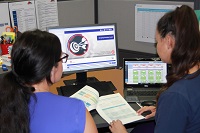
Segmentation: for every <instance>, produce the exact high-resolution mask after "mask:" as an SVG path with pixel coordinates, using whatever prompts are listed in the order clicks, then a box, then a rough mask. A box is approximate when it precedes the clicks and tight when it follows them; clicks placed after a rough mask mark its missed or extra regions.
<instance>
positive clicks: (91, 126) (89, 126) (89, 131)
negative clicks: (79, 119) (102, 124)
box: [84, 110, 98, 133]
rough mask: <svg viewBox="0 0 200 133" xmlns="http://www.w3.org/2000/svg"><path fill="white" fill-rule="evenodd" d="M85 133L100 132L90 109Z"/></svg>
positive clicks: (87, 113) (87, 114)
mask: <svg viewBox="0 0 200 133" xmlns="http://www.w3.org/2000/svg"><path fill="white" fill-rule="evenodd" d="M84 133H98V131H97V127H96V124H95V122H94V120H93V118H92V116H91V114H90V112H88V110H86V123H85V131H84Z"/></svg>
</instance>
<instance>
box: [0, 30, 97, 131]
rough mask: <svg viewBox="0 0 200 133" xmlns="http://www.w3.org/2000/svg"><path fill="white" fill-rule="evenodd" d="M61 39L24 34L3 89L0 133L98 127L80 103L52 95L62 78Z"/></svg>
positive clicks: (0, 92) (0, 90)
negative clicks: (56, 84)
mask: <svg viewBox="0 0 200 133" xmlns="http://www.w3.org/2000/svg"><path fill="white" fill-rule="evenodd" d="M67 57H68V55H67V54H65V53H62V51H61V44H60V41H59V38H58V37H57V36H55V35H53V34H51V33H48V32H46V31H40V30H34V31H26V32H24V33H23V34H22V35H21V36H20V37H19V38H18V39H17V40H16V42H15V43H14V45H13V48H12V51H11V64H12V66H11V69H12V70H11V71H10V72H8V73H7V74H6V75H5V76H4V78H3V81H2V82H1V85H0V133H75V132H76V133H91V132H94V133H96V132H97V129H96V125H95V123H94V121H93V119H92V117H91V115H90V113H89V112H88V111H87V109H86V108H85V105H84V103H83V102H82V101H80V100H78V99H73V98H68V97H63V96H59V95H55V94H52V93H50V92H49V89H50V86H51V85H52V84H53V83H56V82H58V81H59V80H60V78H61V76H62V70H63V68H62V62H66V60H67Z"/></svg>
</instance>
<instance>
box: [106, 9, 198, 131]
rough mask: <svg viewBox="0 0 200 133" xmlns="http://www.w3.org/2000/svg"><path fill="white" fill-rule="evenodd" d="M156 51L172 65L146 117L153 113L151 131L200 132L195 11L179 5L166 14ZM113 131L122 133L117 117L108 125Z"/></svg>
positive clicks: (163, 18)
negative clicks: (153, 120)
mask: <svg viewBox="0 0 200 133" xmlns="http://www.w3.org/2000/svg"><path fill="white" fill-rule="evenodd" d="M156 41H157V53H158V55H159V57H160V58H161V59H162V61H163V62H166V63H168V64H171V65H172V69H171V71H170V72H169V73H168V74H167V77H166V78H167V83H166V84H165V85H164V86H163V88H162V89H161V91H160V92H159V93H158V95H157V106H156V107H154V106H148V107H143V108H141V109H140V110H138V111H137V112H138V114H142V113H143V112H144V111H147V110H150V111H151V112H152V113H151V114H150V115H148V116H146V118H147V119H148V118H150V117H153V116H155V122H156V125H155V130H154V132H155V133H199V132H200V102H199V98H200V32H199V23H198V20H197V17H196V14H195V12H194V10H193V9H192V8H190V7H189V6H186V5H183V6H181V7H177V8H176V9H175V10H174V11H171V12H169V13H166V14H165V15H164V16H163V17H162V18H161V19H160V20H159V21H158V23H157V29H156ZM110 130H111V131H112V132H113V133H117V132H119V133H123V132H124V133H125V132H126V130H125V128H124V127H123V126H122V124H121V122H120V121H119V120H117V121H113V122H112V123H111V126H110Z"/></svg>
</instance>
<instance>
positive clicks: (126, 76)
mask: <svg viewBox="0 0 200 133" xmlns="http://www.w3.org/2000/svg"><path fill="white" fill-rule="evenodd" d="M167 69H168V66H167V64H166V63H164V62H162V61H161V60H160V58H124V59H123V80H124V82H123V84H124V97H125V99H126V100H127V102H143V101H149V100H156V94H157V92H158V91H159V90H160V88H161V87H162V85H163V84H164V83H166V75H167Z"/></svg>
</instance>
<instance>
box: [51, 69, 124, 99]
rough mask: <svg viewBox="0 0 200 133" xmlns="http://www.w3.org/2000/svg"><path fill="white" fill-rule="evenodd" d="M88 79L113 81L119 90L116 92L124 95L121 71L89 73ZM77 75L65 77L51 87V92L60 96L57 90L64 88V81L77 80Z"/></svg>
mask: <svg viewBox="0 0 200 133" xmlns="http://www.w3.org/2000/svg"><path fill="white" fill-rule="evenodd" d="M87 76H88V77H96V78H97V79H98V80H99V81H112V83H113V84H114V86H115V87H116V88H117V91H116V92H119V93H120V94H121V95H122V96H124V95H123V71H122V70H119V69H110V70H102V71H94V72H88V73H87ZM75 77H76V75H75V74H72V75H69V76H64V77H63V78H62V79H61V80H60V81H59V82H57V83H55V84H54V85H52V86H51V88H50V91H51V92H52V93H54V94H58V92H57V90H56V88H57V87H60V86H64V85H65V84H64V82H63V80H69V79H75Z"/></svg>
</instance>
